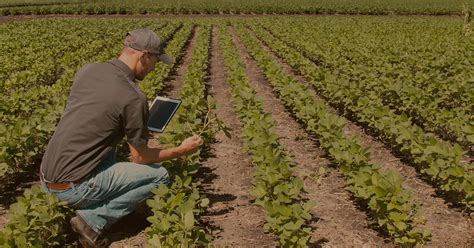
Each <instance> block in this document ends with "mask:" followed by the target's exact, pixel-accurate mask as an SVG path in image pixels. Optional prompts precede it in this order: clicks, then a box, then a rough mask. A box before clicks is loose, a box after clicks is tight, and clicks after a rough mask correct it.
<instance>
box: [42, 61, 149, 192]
mask: <svg viewBox="0 0 474 248" xmlns="http://www.w3.org/2000/svg"><path fill="white" fill-rule="evenodd" d="M134 77H135V76H134V74H133V72H132V70H131V69H130V68H129V67H128V66H127V65H126V64H125V63H123V62H122V61H120V60H119V59H113V60H111V61H110V62H109V63H104V64H89V65H86V66H84V67H83V68H82V69H81V70H80V71H79V72H78V73H77V74H76V77H75V79H74V83H73V85H72V88H71V93H70V95H69V99H68V103H67V106H66V109H65V111H64V113H63V115H62V117H61V120H60V121H59V124H58V126H57V128H56V130H55V132H54V134H53V137H52V138H51V140H50V141H49V143H48V147H47V148H46V153H45V154H44V156H43V161H42V172H43V173H44V178H45V180H47V181H49V182H54V183H62V182H77V181H79V180H81V179H84V178H85V177H86V176H87V175H88V174H89V173H91V172H92V171H93V170H94V168H96V167H97V166H98V165H99V164H100V163H101V161H102V160H104V159H105V158H106V156H107V155H108V154H109V153H110V152H111V151H112V149H114V148H115V146H116V145H117V143H118V142H119V141H120V140H121V139H122V138H123V137H124V136H126V137H127V141H128V143H130V144H131V145H133V146H134V147H142V146H145V145H146V144H147V142H148V127H147V123H148V115H149V113H148V103H147V99H146V97H145V95H144V94H143V93H142V92H141V90H140V89H139V88H138V86H137V85H136V84H135V83H134V79H135V78H134Z"/></svg>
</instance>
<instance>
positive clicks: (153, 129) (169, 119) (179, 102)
mask: <svg viewBox="0 0 474 248" xmlns="http://www.w3.org/2000/svg"><path fill="white" fill-rule="evenodd" d="M157 100H162V101H166V102H174V103H177V104H178V106H176V108H175V109H174V111H173V113H172V114H171V116H170V117H169V118H168V120H167V121H166V123H165V125H164V126H163V128H162V129H158V128H155V127H150V126H149V125H148V124H147V126H148V129H149V130H151V131H154V132H159V133H162V132H163V131H164V130H165V128H166V127H167V126H168V124H169V123H170V121H171V119H172V118H173V116H174V115H175V113H176V111H178V109H179V106H181V102H182V101H181V100H180V99H175V98H169V97H163V96H157V97H155V99H154V100H153V102H152V103H151V105H150V108H149V110H150V111H151V109H152V108H153V105H154V104H155V102H156V101H157ZM150 115H151V113H150ZM150 117H151V116H150ZM150 117H149V118H148V119H150Z"/></svg>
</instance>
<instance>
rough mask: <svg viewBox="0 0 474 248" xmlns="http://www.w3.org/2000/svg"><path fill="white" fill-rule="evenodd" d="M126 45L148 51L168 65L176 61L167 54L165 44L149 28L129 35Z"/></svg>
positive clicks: (133, 31)
mask: <svg viewBox="0 0 474 248" xmlns="http://www.w3.org/2000/svg"><path fill="white" fill-rule="evenodd" d="M124 45H125V46H126V47H130V48H133V49H135V50H138V51H145V50H146V51H148V52H150V53H152V54H155V55H156V56H158V58H159V59H160V60H161V61H163V62H164V63H166V64H169V65H170V64H173V63H174V59H173V58H172V57H171V56H169V55H168V54H166V53H165V51H164V44H163V43H162V42H161V39H160V37H158V35H157V34H155V32H153V31H152V30H150V29H148V28H140V29H135V30H132V31H130V32H128V33H127V36H126V37H125V41H124Z"/></svg>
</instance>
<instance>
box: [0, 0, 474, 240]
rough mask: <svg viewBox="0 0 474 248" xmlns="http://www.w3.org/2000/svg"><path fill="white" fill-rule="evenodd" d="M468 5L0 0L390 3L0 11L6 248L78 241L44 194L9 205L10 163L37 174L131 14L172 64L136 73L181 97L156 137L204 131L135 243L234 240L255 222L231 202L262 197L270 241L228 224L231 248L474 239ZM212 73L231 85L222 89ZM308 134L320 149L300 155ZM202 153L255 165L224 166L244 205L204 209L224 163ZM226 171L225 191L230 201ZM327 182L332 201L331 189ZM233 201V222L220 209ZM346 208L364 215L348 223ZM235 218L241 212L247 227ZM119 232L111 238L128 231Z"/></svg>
mask: <svg viewBox="0 0 474 248" xmlns="http://www.w3.org/2000/svg"><path fill="white" fill-rule="evenodd" d="M471 4H472V1H471ZM461 5H462V3H461V1H459V2H456V1H435V0H431V1H430V0H423V1H422V0H417V1H400V0H399V1H364V0H361V1H355V2H354V1H343V0H338V1H309V0H308V1H306V0H299V1H292V2H288V1H271V2H270V1H256V0H247V1H243V2H242V1H240V2H238V3H237V2H234V1H220V2H214V1H213V2H211V1H177V2H164V1H162V2H161V1H144V0H139V1H135V2H134V4H133V5H132V4H128V3H123V2H122V1H88V2H83V1H68V2H67V4H66V3H65V2H63V1H54V0H51V1H14V0H7V1H3V2H2V3H1V4H0V13H3V14H4V15H11V14H14V15H17V14H50V13H54V14H57V13H61V14H62V13H68V14H116V13H123V14H140V13H165V14H189V13H201V14H202V13H205V14H213V13H234V14H235V13H279V14H294V13H299V14H301V13H313V14H314V13H325V14H328V13H331V14H333V13H343V14H382V15H383V16H370V15H320V16H319V15H311V16H304V15H295V16H291V15H288V16H286V15H285V16H276V15H270V16H264V15H258V16H249V15H245V17H243V16H240V15H235V16H217V15H216V16H204V17H198V16H192V17H187V16H185V15H183V16H181V15H180V16H177V17H169V16H168V17H160V16H154V18H143V17H140V18H137V19H135V18H121V17H120V16H114V17H113V18H110V17H107V18H100V17H97V18H81V17H80V16H78V17H68V18H56V17H51V18H45V19H40V20H27V21H24V20H23V19H22V18H19V19H18V20H16V19H13V20H11V21H7V22H5V23H2V24H0V44H1V46H0V61H2V63H1V65H0V89H1V90H2V94H1V96H0V120H1V123H0V183H1V184H0V195H1V196H2V199H5V202H6V203H2V208H5V209H8V210H6V211H7V212H9V214H10V215H8V217H5V219H7V220H8V221H4V222H3V223H2V221H1V220H2V216H5V215H3V214H2V212H1V211H0V228H1V229H0V246H2V247H50V246H58V247H64V245H65V244H71V242H70V239H69V238H67V236H68V235H69V233H68V231H67V229H64V223H67V222H66V221H65V220H66V219H67V218H68V217H67V216H68V215H69V213H68V212H67V211H66V210H65V209H64V207H62V206H60V205H58V202H57V200H56V199H55V198H52V197H51V196H50V195H48V194H45V193H43V192H41V191H40V190H39V189H38V188H37V187H33V191H32V193H31V192H29V193H28V192H27V193H25V195H24V197H23V198H18V200H17V202H16V203H13V201H12V200H8V199H7V197H6V196H7V195H10V193H11V192H9V191H11V190H12V186H11V184H12V183H13V182H16V181H18V180H20V179H21V178H20V177H21V175H25V173H26V174H33V175H34V174H35V173H36V171H37V170H38V168H39V165H40V163H41V157H42V155H43V153H44V150H45V149H46V145H47V143H48V140H49V139H50V137H51V135H52V134H53V132H54V130H55V127H56V125H57V123H58V121H59V119H60V117H61V115H62V113H63V110H64V108H65V106H66V103H67V97H68V95H69V90H70V87H71V85H72V81H73V78H74V75H75V73H76V72H77V71H78V70H79V69H80V68H81V67H82V66H84V65H86V64H88V63H92V62H106V61H108V60H110V59H112V58H115V57H117V56H118V55H119V54H120V51H121V48H122V39H123V36H124V33H126V31H128V30H132V29H135V28H139V27H149V28H151V29H153V30H154V31H156V32H157V33H159V34H160V35H161V37H162V38H163V40H164V41H165V42H166V44H167V45H166V49H165V50H166V52H167V53H168V54H171V55H172V56H173V57H174V58H175V59H176V63H175V64H173V65H171V66H167V65H164V64H161V63H160V64H157V68H156V70H155V71H154V72H152V73H151V74H150V75H149V76H148V77H147V78H146V79H145V80H144V81H143V82H141V83H140V87H141V89H142V91H143V92H144V93H145V95H146V96H147V97H148V99H149V101H151V100H153V98H154V97H155V96H156V95H171V96H173V97H179V98H181V99H182V100H183V104H182V107H181V108H180V110H179V112H178V113H177V116H176V117H175V118H174V119H173V121H172V123H171V124H170V126H169V127H168V128H167V131H166V132H165V133H164V134H163V135H159V136H155V137H154V138H153V142H155V143H157V142H158V143H161V144H163V145H166V146H175V145H179V143H180V140H182V139H183V138H184V137H187V136H189V135H192V134H193V133H200V134H201V135H202V136H203V137H204V139H205V143H206V146H205V148H203V149H202V150H201V151H199V152H197V153H196V154H194V155H192V156H189V157H186V158H180V159H175V160H172V161H167V162H164V163H163V165H164V166H165V167H166V168H168V169H169V170H170V173H171V176H172V178H173V184H172V185H171V186H169V187H163V188H160V189H158V190H156V191H155V192H154V193H155V196H154V197H153V199H150V200H149V201H147V205H148V207H149V208H150V209H151V211H152V212H153V213H152V215H151V216H149V218H148V219H147V220H148V221H149V223H148V226H147V227H146V229H145V228H143V230H141V231H142V232H141V233H140V234H137V233H135V234H133V235H135V236H136V237H140V241H139V243H138V244H139V245H145V244H148V245H150V246H151V247H160V246H165V247H176V246H178V245H184V246H190V245H191V244H198V245H202V246H207V245H209V244H212V243H213V244H216V245H236V243H232V242H230V241H229V239H226V238H230V237H231V236H232V233H230V234H229V231H228V230H227V229H226V225H225V223H226V222H233V221H236V223H239V226H240V225H241V224H242V223H246V222H249V223H250V222H251V221H252V220H251V219H246V218H247V217H246V215H243V214H242V215H241V212H238V211H240V210H238V209H242V206H245V207H249V206H255V205H256V206H258V209H259V210H258V211H254V212H255V214H257V215H258V216H259V218H261V220H262V221H261V223H257V224H252V228H256V229H258V230H261V232H262V233H266V235H269V236H268V237H269V239H270V240H271V241H270V242H267V243H262V242H264V241H263V240H264V239H261V240H260V241H259V239H260V238H259V236H255V235H257V234H252V233H245V232H237V231H235V230H234V231H233V232H235V236H236V237H238V238H236V239H238V240H240V241H239V242H238V244H240V245H242V246H260V245H270V246H274V245H280V246H282V247H305V246H311V245H314V244H315V243H318V242H322V243H321V244H323V245H326V244H327V245H329V246H351V245H355V246H358V245H363V244H367V245H375V246H383V245H387V246H406V247H412V246H416V245H422V244H424V245H427V246H429V247H468V246H472V245H474V244H473V243H472V234H471V231H472V230H470V227H472V219H471V217H469V214H471V215H472V210H474V193H473V187H474V163H473V157H472V156H473V155H474V151H473V148H474V119H473V116H474V71H473V70H472V69H473V68H474V39H473V35H472V34H471V35H469V33H468V32H467V31H466V30H467V29H468V28H469V27H468V24H469V22H468V21H466V19H463V16H459V15H460V9H461V7H460V6H461ZM427 6H428V7H427ZM387 14H390V15H387ZM392 14H428V15H438V14H443V15H445V14H449V15H451V14H453V16H423V15H409V16H400V15H392ZM216 78H217V79H216ZM176 85H180V86H179V87H178V86H176ZM218 86H220V87H222V88H223V89H224V90H225V91H227V92H228V95H225V96H223V95H222V94H223V93H222V92H220V91H215V90H214V88H216V87H218ZM173 87H177V88H175V89H174V90H170V88H171V89H173ZM265 87H266V88H268V89H269V92H267V93H265V94H264V93H262V91H263V90H262V89H264V88H265ZM219 92H220V93H219ZM222 99H225V100H222ZM226 104H229V105H226ZM272 104H273V105H272ZM277 105H279V106H277ZM225 106H227V107H225ZM278 107H279V108H281V109H280V110H278V111H276V110H275V109H277V108H278ZM222 109H223V110H222ZM219 111H220V112H219ZM282 115H284V116H287V118H288V119H290V120H291V121H293V122H294V127H292V128H293V129H295V128H296V129H298V130H300V131H301V132H302V133H303V134H298V135H295V134H293V133H291V132H290V131H287V132H286V133H285V132H282V131H281V130H284V129H285V126H286V125H290V124H288V121H286V122H283V121H282V119H283V117H282ZM229 116H231V117H232V118H235V120H237V121H233V122H232V121H231V119H229V118H230V117H229ZM282 123H283V124H282ZM223 125H225V126H233V130H230V129H228V128H223ZM223 129H224V130H225V131H226V132H227V136H228V137H227V138H223V137H225V136H224V135H221V134H222V131H223ZM229 134H230V135H229ZM293 135H294V136H293ZM228 140H232V141H233V142H235V143H234V144H233V146H230V144H227V143H226V142H229V141H228ZM220 143H222V144H224V145H223V146H219V144H220ZM308 143H310V144H311V147H314V149H315V150H308V149H309V148H308V145H307V144H308ZM235 144H237V145H235ZM289 144H293V145H291V146H290V145H289ZM311 149H313V148H311ZM298 151H300V152H301V153H305V154H304V156H301V155H298ZM307 151H309V152H307ZM311 151H314V152H311ZM315 151H317V152H315ZM224 152H227V155H229V152H230V153H236V152H242V155H241V156H243V157H244V158H243V159H242V158H238V160H239V161H235V160H236V159H231V158H228V157H225V156H222V157H220V155H219V154H222V153H224ZM381 154H383V155H381ZM126 155H127V154H126V152H125V156H126ZM300 157H304V160H301V159H300ZM213 159H217V160H218V163H219V166H220V167H223V168H224V171H225V170H228V171H232V169H234V167H235V166H238V165H236V162H238V164H240V163H242V164H244V165H246V166H247V168H248V170H249V171H250V172H249V173H248V174H246V175H247V176H248V177H245V176H244V175H243V174H242V175H241V174H236V175H232V176H231V177H230V178H229V179H228V180H229V182H234V181H235V182H240V183H242V185H241V186H239V187H242V188H245V189H246V191H245V195H244V196H245V199H251V200H249V201H244V202H245V203H242V200H241V199H240V198H238V197H237V196H235V199H237V200H240V201H239V202H238V203H234V200H232V198H231V197H230V198H229V199H230V200H228V201H229V202H228V203H226V204H229V205H225V210H226V211H229V215H228V214H226V213H224V214H222V213H220V214H214V215H213V214H210V212H212V210H213V209H214V208H216V206H219V203H222V202H219V201H218V197H216V195H214V193H215V192H214V191H212V190H210V188H209V187H210V186H209V185H212V184H213V182H215V181H212V180H211V182H210V183H209V182H206V180H205V176H203V173H202V170H206V169H208V170H210V171H214V173H216V178H217V179H213V180H219V178H220V177H222V178H224V177H225V176H226V175H225V173H224V174H219V170H216V169H215V168H214V169H212V170H211V169H209V168H211V167H212V166H211V162H210V161H212V160H213ZM301 161H304V163H303V162H301ZM323 161H325V162H323ZM208 173H209V172H208ZM239 173H240V171H239ZM227 176H228V175H227ZM249 177H251V178H249ZM338 180H339V181H338ZM229 182H227V181H226V182H225V183H223V184H222V185H221V187H222V189H219V190H221V191H219V192H221V193H222V194H224V193H225V194H228V195H231V196H233V194H237V193H236V192H235V191H236V190H235V188H234V189H233V188H231V187H232V183H229ZM29 183H32V184H34V183H35V182H29ZM13 184H14V183H13ZM331 185H332V186H331ZM334 185H336V186H337V188H339V189H340V191H338V192H336V190H337V188H334ZM13 186H14V188H16V186H15V185H13ZM324 187H329V188H330V190H326V191H325V189H324ZM211 188H212V187H211ZM239 189H240V188H239ZM226 190H227V191H226ZM333 190H334V191H333ZM319 192H322V193H321V194H323V193H324V192H326V194H325V195H318V194H319ZM225 194H224V195H225ZM335 195H337V196H338V197H339V196H340V198H337V199H335V200H333V201H332V200H331V197H332V196H335ZM4 196H5V197H4ZM237 200H235V201H237ZM48 206H50V207H48ZM0 210H1V209H0ZM232 211H237V216H240V215H241V217H237V219H229V218H230V217H229V216H230V215H232ZM242 211H243V210H242ZM338 211H339V212H338ZM333 212H334V213H340V214H339V215H338V214H334V213H333ZM342 213H348V215H350V216H348V215H345V216H344V215H342ZM349 213H354V214H349ZM357 216H359V217H357ZM360 216H362V217H360ZM352 217H353V218H354V220H355V221H356V222H359V224H360V226H359V225H358V226H356V227H354V228H353V227H352V226H348V225H346V224H347V223H346V222H348V221H350V219H351V218H352ZM357 218H360V219H357ZM209 220H210V221H209ZM362 222H363V223H362ZM210 223H211V224H212V225H211V224H210ZM132 225H133V223H132ZM219 225H220V226H219ZM236 225H237V224H236ZM215 226H218V227H220V228H221V231H219V232H215V230H214V229H212V227H215ZM246 228H247V229H248V228H250V224H249V226H248V227H245V225H244V224H242V227H241V229H242V230H244V229H246ZM133 235H131V236H133ZM226 235H227V236H226ZM246 235H247V236H246ZM252 235H254V236H252ZM338 235H342V236H344V237H348V239H349V240H353V241H352V242H353V243H349V242H348V241H347V240H344V239H342V240H341V238H340V236H338ZM338 237H339V238H338ZM361 237H362V238H361ZM127 238H130V236H127V237H122V238H121V239H118V240H116V242H117V245H118V246H123V245H134V244H137V243H133V242H132V241H130V240H128V239H127ZM137 242H138V241H137ZM265 242H266V241H265ZM356 242H359V243H356Z"/></svg>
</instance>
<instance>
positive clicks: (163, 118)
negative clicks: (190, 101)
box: [148, 96, 181, 133]
mask: <svg viewBox="0 0 474 248" xmlns="http://www.w3.org/2000/svg"><path fill="white" fill-rule="evenodd" d="M179 105H181V100H179V99H172V98H166V97H162V96H157V97H156V98H155V100H153V103H152V104H151V107H150V117H149V118H148V129H150V130H151V131H155V132H160V133H162V132H163V130H165V127H166V126H167V125H168V123H169V122H170V120H171V118H172V117H173V115H174V113H176V110H178V108H179Z"/></svg>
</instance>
